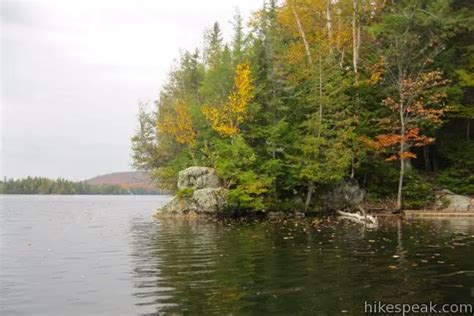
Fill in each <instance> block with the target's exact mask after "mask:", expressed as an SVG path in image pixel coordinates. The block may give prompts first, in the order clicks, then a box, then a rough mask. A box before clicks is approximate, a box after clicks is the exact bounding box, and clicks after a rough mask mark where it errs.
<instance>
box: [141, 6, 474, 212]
mask: <svg viewBox="0 0 474 316" xmlns="http://www.w3.org/2000/svg"><path fill="white" fill-rule="evenodd" d="M473 6H474V4H473V3H472V1H466V0H431V1H427V0H423V1H420V0H415V1H391V2H389V1H384V0H373V1H366V0H336V1H329V0H292V1H290V0H288V1H284V2H283V3H277V2H276V1H273V0H269V1H266V2H265V3H264V5H263V8H262V9H261V10H259V11H257V12H255V13H254V14H253V15H252V16H251V18H250V20H249V21H246V22H244V21H243V20H242V18H241V16H240V15H239V14H238V13H237V14H236V16H235V18H234V20H233V22H232V23H233V27H234V34H233V37H232V40H231V41H230V42H228V43H227V42H225V41H224V40H223V35H222V33H221V30H220V27H219V25H218V24H217V23H215V24H214V25H213V27H212V28H211V29H210V30H209V31H208V32H207V33H206V34H205V45H204V49H203V50H198V49H196V50H194V51H187V52H184V53H183V54H182V55H181V56H180V58H179V60H178V61H177V63H176V64H175V65H174V67H173V69H172V71H171V72H170V74H169V78H168V82H167V84H166V85H165V86H164V87H163V89H162V90H161V93H160V96H159V98H158V100H156V101H155V102H154V105H153V108H151V109H150V107H151V105H147V104H142V105H140V111H139V129H138V131H137V133H136V135H135V136H134V137H133V139H132V149H133V158H134V165H135V167H136V168H137V169H140V170H145V171H147V172H148V173H149V174H150V175H151V176H152V177H153V178H154V179H155V180H156V182H157V183H159V185H160V186H161V187H162V188H163V189H167V190H171V191H176V190H177V188H176V182H177V176H178V172H179V171H180V170H183V169H185V168H187V167H190V166H205V167H212V168H215V169H216V170H217V173H218V175H219V176H220V177H221V178H222V179H223V181H224V186H225V187H226V188H227V189H229V196H228V199H229V206H230V208H232V209H234V210H244V211H248V210H251V211H269V210H282V211H290V210H295V209H298V210H307V211H310V210H315V209H318V208H320V207H321V199H320V198H319V197H321V196H322V195H323V194H324V193H325V192H327V191H328V190H330V189H331V188H333V187H335V186H337V185H338V184H340V183H341V182H344V181H346V182H347V181H352V182H353V181H357V183H358V184H359V185H360V186H361V187H362V188H363V189H364V190H365V191H366V192H367V196H366V200H367V202H368V203H372V204H374V205H377V204H383V205H389V206H390V207H391V208H393V209H398V210H400V209H402V208H425V207H429V206H430V205H431V203H432V202H433V199H434V192H435V190H436V189H449V190H451V191H453V192H456V193H458V194H464V195H471V196H472V195H474V172H473V171H474V144H473V142H472V134H473V132H472V127H471V123H472V121H473V119H474V106H473V103H472V100H473V95H474V93H473V92H474V90H473V87H474V78H473V74H472V71H473V68H474V52H473V50H474V46H473V41H472V39H473V35H472V34H473V28H474V21H473V17H474V8H473ZM178 193H179V192H178Z"/></svg>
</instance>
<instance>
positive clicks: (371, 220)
mask: <svg viewBox="0 0 474 316" xmlns="http://www.w3.org/2000/svg"><path fill="white" fill-rule="evenodd" d="M337 214H338V215H340V216H342V217H344V218H347V219H349V220H352V221H353V222H356V223H359V224H365V225H368V226H377V224H378V221H377V218H375V217H374V216H372V215H369V214H365V215H361V214H359V213H349V212H343V211H337Z"/></svg>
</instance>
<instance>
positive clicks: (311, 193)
mask: <svg viewBox="0 0 474 316" xmlns="http://www.w3.org/2000/svg"><path fill="white" fill-rule="evenodd" d="M313 191H314V186H313V184H312V183H310V184H309V185H308V193H307V194H306V202H305V203H304V210H305V212H306V211H308V209H309V205H310V204H311V197H312V195H313Z"/></svg>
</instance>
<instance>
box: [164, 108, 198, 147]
mask: <svg viewBox="0 0 474 316" xmlns="http://www.w3.org/2000/svg"><path fill="white" fill-rule="evenodd" d="M158 130H159V131H161V132H163V133H165V134H168V135H170V136H171V137H173V138H174V139H175V140H176V141H177V142H178V143H180V144H186V145H192V144H194V141H195V140H196V132H195V131H194V129H193V122H192V118H191V115H190V114H189V111H188V105H187V104H186V103H185V102H184V101H178V102H176V103H175V104H174V105H173V107H172V109H171V111H170V112H168V113H163V114H162V115H160V117H159V120H158Z"/></svg>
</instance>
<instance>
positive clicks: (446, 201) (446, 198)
mask: <svg viewBox="0 0 474 316" xmlns="http://www.w3.org/2000/svg"><path fill="white" fill-rule="evenodd" d="M435 208H436V209H437V210H440V211H444V212H468V211H474V205H473V201H472V199H471V198H470V197H468V196H464V195H459V194H455V193H453V192H451V191H449V190H441V191H440V192H439V193H438V194H436V202H435Z"/></svg>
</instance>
